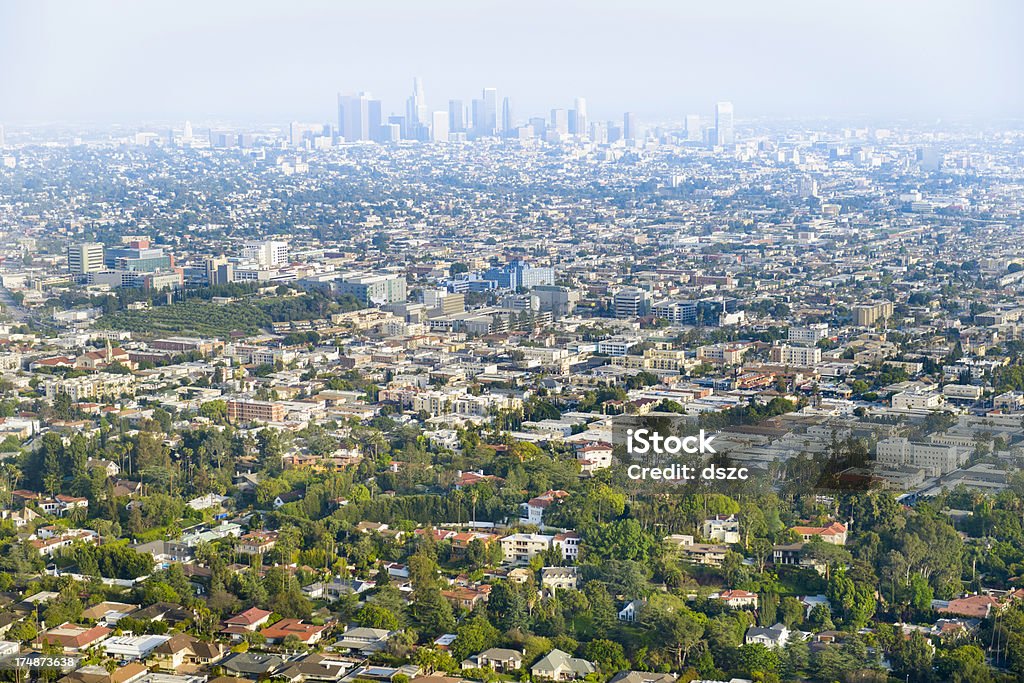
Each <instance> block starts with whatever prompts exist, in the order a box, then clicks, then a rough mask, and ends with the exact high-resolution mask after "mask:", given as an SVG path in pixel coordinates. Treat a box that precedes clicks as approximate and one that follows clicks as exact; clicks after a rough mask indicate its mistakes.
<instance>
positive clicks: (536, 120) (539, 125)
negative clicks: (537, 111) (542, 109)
mask: <svg viewBox="0 0 1024 683" xmlns="http://www.w3.org/2000/svg"><path fill="white" fill-rule="evenodd" d="M529 126H530V128H531V129H532V130H533V135H534V137H538V138H543V137H544V136H545V135H547V131H548V122H547V121H546V120H545V119H544V117H543V116H531V117H530V121H529Z"/></svg>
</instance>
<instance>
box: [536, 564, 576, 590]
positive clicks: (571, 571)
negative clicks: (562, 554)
mask: <svg viewBox="0 0 1024 683" xmlns="http://www.w3.org/2000/svg"><path fill="white" fill-rule="evenodd" d="M576 574H577V570H576V567H544V568H543V569H541V570H540V586H541V588H546V589H547V590H549V591H551V592H554V591H556V590H558V589H559V588H563V589H566V590H576V586H577V576H576Z"/></svg>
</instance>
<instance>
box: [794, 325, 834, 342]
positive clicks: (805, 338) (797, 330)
mask: <svg viewBox="0 0 1024 683" xmlns="http://www.w3.org/2000/svg"><path fill="white" fill-rule="evenodd" d="M826 337H828V323H812V324H810V325H806V326H803V327H799V326H793V327H791V328H789V342H790V343H791V344H802V345H804V346H814V345H815V344H817V343H818V342H820V341H821V340H822V339H825V338H826Z"/></svg>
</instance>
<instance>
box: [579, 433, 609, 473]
mask: <svg viewBox="0 0 1024 683" xmlns="http://www.w3.org/2000/svg"><path fill="white" fill-rule="evenodd" d="M576 460H578V461H579V463H580V470H581V471H582V472H583V473H584V474H593V473H594V472H596V471H597V470H603V469H606V468H608V467H611V466H612V445H611V444H609V443H605V442H603V441H598V442H591V443H588V444H585V445H583V446H580V447H579V448H577V449H576Z"/></svg>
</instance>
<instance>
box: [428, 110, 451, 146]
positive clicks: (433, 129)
mask: <svg viewBox="0 0 1024 683" xmlns="http://www.w3.org/2000/svg"><path fill="white" fill-rule="evenodd" d="M432 119H433V120H432V122H431V124H430V139H431V140H433V141H434V142H448V112H446V111H435V112H434V115H433V117H432Z"/></svg>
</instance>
